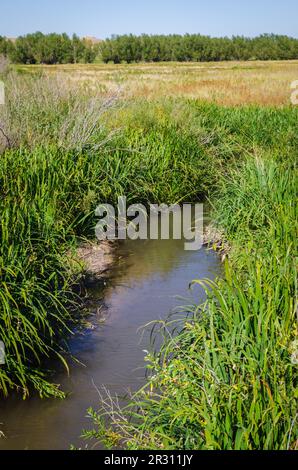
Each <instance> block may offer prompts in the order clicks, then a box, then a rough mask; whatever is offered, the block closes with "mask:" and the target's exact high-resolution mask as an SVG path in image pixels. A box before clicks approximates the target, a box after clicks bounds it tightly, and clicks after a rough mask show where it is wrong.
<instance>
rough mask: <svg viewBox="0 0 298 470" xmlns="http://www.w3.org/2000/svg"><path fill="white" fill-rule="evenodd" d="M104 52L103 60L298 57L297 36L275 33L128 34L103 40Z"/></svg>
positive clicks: (115, 61)
mask: <svg viewBox="0 0 298 470" xmlns="http://www.w3.org/2000/svg"><path fill="white" fill-rule="evenodd" d="M101 56H102V60H103V61H104V62H114V63H121V62H124V61H125V62H128V63H131V62H165V61H178V62H187V61H196V62H209V61H222V60H286V59H298V39H294V38H290V37H288V36H278V35H273V34H270V35H269V34H264V35H261V36H258V37H256V38H245V37H240V36H237V37H232V38H227V37H224V38H211V37H209V36H201V35H200V34H186V35H184V36H180V35H170V36H157V35H155V36H149V35H142V36H133V35H125V36H114V37H112V38H111V39H107V40H106V41H104V42H103V44H102V45H101Z"/></svg>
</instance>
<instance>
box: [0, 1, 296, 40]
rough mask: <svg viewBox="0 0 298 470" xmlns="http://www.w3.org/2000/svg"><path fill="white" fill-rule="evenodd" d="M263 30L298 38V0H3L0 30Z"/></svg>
mask: <svg viewBox="0 0 298 470" xmlns="http://www.w3.org/2000/svg"><path fill="white" fill-rule="evenodd" d="M37 30H38V31H42V32H44V33H48V32H53V31H54V32H58V33H60V32H66V33H68V34H72V33H73V32H76V33H77V34H79V35H80V36H85V35H89V36H96V37H98V38H106V37H108V36H110V35H112V34H124V33H134V34H141V33H152V34H154V33H163V34H168V33H180V34H184V33H186V32H187V33H201V34H208V35H211V36H225V35H226V36H231V35H233V34H241V35H242V34H243V35H245V36H255V35H258V34H260V33H265V32H266V33H271V32H272V33H276V34H288V35H290V36H294V37H298V0H150V1H149V0H106V1H104V0H1V4H0V35H2V36H8V37H15V36H18V35H21V34H25V33H28V32H35V31H37Z"/></svg>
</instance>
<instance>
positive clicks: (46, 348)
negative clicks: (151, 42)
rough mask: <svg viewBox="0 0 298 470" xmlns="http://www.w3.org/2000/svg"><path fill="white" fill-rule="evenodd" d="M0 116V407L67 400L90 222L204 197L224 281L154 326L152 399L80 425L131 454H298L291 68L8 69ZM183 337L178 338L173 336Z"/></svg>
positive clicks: (141, 397) (296, 149)
mask: <svg viewBox="0 0 298 470" xmlns="http://www.w3.org/2000/svg"><path fill="white" fill-rule="evenodd" d="M1 79H2V80H3V81H4V82H5V85H6V105H5V106H0V128H1V129H2V132H1V133H0V139H1V141H0V147H1V158H0V193H1V197H0V213H1V225H0V339H1V340H2V341H3V342H4V344H5V347H6V353H7V357H6V358H7V361H6V364H5V365H4V366H0V395H2V396H6V395H8V394H10V393H12V392H15V391H17V392H19V393H20V394H21V395H22V396H24V397H28V396H29V395H30V394H32V393H36V392H37V393H39V394H40V395H41V397H49V396H55V397H60V398H63V390H60V388H59V387H58V386H57V385H55V384H53V381H52V379H51V372H50V371H47V368H46V365H45V364H46V363H47V359H48V358H50V357H53V356H56V357H58V358H59V360H61V361H62V362H63V364H64V365H65V368H66V370H67V354H66V352H65V351H66V350H67V346H65V344H64V341H62V339H63V338H66V337H67V336H68V335H69V334H71V330H72V326H73V324H74V323H75V322H77V321H79V316H78V307H79V304H80V299H79V297H78V296H77V295H76V294H75V293H74V289H73V286H74V284H75V283H76V282H78V280H79V278H80V274H81V272H82V269H83V267H82V265H81V263H80V262H79V261H78V260H77V258H76V248H77V247H78V246H79V244H80V242H81V241H82V240H84V239H86V238H88V239H92V238H93V237H94V225H95V224H96V220H95V217H94V210H95V208H96V207H97V205H98V204H99V203H107V202H108V203H114V202H116V201H117V198H118V196H120V195H126V196H127V197H128V203H133V202H138V203H144V204H149V203H176V202H182V201H188V202H189V201H193V202H197V201H204V200H207V199H208V200H209V201H211V204H212V208H213V209H212V214H213V215H212V216H213V225H214V226H215V227H216V229H217V231H218V232H220V233H221V234H222V236H221V245H222V249H223V251H224V253H228V255H227V256H225V261H224V269H225V275H224V277H223V278H222V279H218V280H216V282H215V283H212V282H210V281H208V280H207V279H205V280H201V279H197V280H192V279H189V280H188V281H189V282H190V283H191V282H194V283H200V284H201V285H203V286H204V287H205V288H206V291H207V294H208V298H207V301H206V302H205V303H204V304H203V305H192V306H187V307H185V315H182V317H181V315H180V319H179V320H177V321H176V320H175V319H169V321H168V322H165V323H161V324H160V325H159V328H158V325H157V329H158V330H159V333H160V334H162V335H163V344H162V347H161V350H160V351H157V352H155V353H153V352H152V353H149V354H148V357H147V358H146V360H147V362H148V372H149V374H148V379H147V385H146V386H145V387H144V388H143V389H142V390H140V391H139V392H138V393H137V394H136V395H135V396H134V397H132V399H131V401H130V402H129V403H128V405H127V407H126V408H125V409H123V410H121V412H119V410H118V409H117V407H114V406H113V404H112V405H111V406H110V405H109V404H107V403H106V402H105V401H103V403H102V405H101V406H100V409H99V411H94V410H90V416H91V418H92V420H93V422H94V430H93V431H89V432H86V433H85V437H86V438H89V439H97V440H100V441H103V442H104V444H105V445H106V446H107V447H116V448H119V447H120V446H121V447H125V448H128V449H249V450H250V449H296V448H297V447H298V423H297V419H298V416H297V399H298V394H297V363H298V330H297V308H298V307H297V189H296V188H297V169H296V162H297V156H298V132H297V130H298V127H297V122H298V108H297V107H295V106H292V105H291V103H290V94H291V90H290V84H291V82H293V81H294V80H297V79H298V62H297V61H288V62H286V61H285V62H278V61H277V62H253V61H252V62H246V63H245V62H239V63H234V62H229V63H212V64H192V63H183V64H176V63H169V64H160V65H156V64H155V65H151V64H146V65H119V66H116V65H101V64H98V65H84V66H83V65H73V66H51V67H47V66H43V67H42V66H12V67H10V69H9V70H7V71H5V72H2V76H1ZM177 328H178V330H179V333H178V335H177V334H175V335H173V334H172V331H173V329H176V330H177Z"/></svg>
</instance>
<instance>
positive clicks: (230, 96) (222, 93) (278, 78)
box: [16, 60, 298, 106]
mask: <svg viewBox="0 0 298 470" xmlns="http://www.w3.org/2000/svg"><path fill="white" fill-rule="evenodd" d="M16 67H17V69H18V70H20V71H23V72H28V73H39V72H45V73H46V74H48V75H56V74H57V73H58V74H59V75H60V76H61V78H64V79H70V80H71V81H74V82H79V83H83V84H88V85H91V86H92V87H93V88H94V89H97V90H101V91H103V92H108V91H113V92H119V93H121V94H122V96H123V98H124V99H125V98H132V97H134V98H136V97H139V98H140V97H142V98H149V99H157V98H160V97H169V96H171V97H187V98H196V99H200V100H206V101H212V102H215V103H217V104H219V105H225V106H234V105H237V106H239V105H245V104H246V105H247V104H258V105H261V106H285V105H288V104H290V95H291V90H290V84H291V83H292V82H293V81H294V80H297V77H298V61H297V60H295V61H266V62H261V61H249V62H208V63H159V64H135V65H133V64H131V65H110V64H108V65H106V64H89V65H56V66H40V65H33V66H24V65H18V66H16Z"/></svg>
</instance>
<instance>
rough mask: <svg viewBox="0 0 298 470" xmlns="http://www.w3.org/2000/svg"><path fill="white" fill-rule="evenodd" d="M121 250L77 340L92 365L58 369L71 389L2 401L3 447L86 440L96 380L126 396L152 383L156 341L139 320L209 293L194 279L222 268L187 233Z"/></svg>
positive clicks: (60, 445) (78, 352)
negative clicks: (150, 362) (149, 354)
mask: <svg viewBox="0 0 298 470" xmlns="http://www.w3.org/2000/svg"><path fill="white" fill-rule="evenodd" d="M117 257H118V262H116V263H115V266H114V267H113V268H112V269H111V273H110V278H109V281H108V283H107V285H106V287H105V288H104V291H103V290H102V287H99V286H98V287H97V288H96V287H95V288H94V289H92V292H91V295H92V298H93V302H92V307H91V308H90V311H91V312H90V313H91V316H90V323H91V328H90V329H87V330H86V331H85V332H84V334H78V335H76V336H75V337H73V339H72V340H71V342H70V348H71V351H72V352H73V353H74V354H75V356H76V357H77V358H78V359H79V360H80V361H81V362H82V363H83V364H84V366H83V365H80V364H73V365H72V367H71V374H70V377H67V375H66V374H65V371H61V372H60V373H57V376H56V377H55V382H56V383H59V384H61V385H62V388H63V390H65V391H67V392H69V395H68V397H67V398H66V400H64V401H63V400H40V399H39V398H37V397H32V398H30V399H29V400H27V401H22V400H21V399H20V398H17V397H11V398H9V399H7V400H4V401H2V402H1V403H0V430H1V431H3V432H4V434H5V436H6V438H5V439H3V438H0V449H34V450H38V449H69V447H70V444H74V445H76V446H77V447H84V446H85V443H84V441H82V439H81V438H80V434H81V431H82V429H83V428H85V429H86V428H87V429H88V428H90V427H91V423H90V421H89V420H88V419H87V418H86V410H87V408H89V407H90V406H93V407H94V408H95V409H96V408H97V406H98V400H99V398H98V391H97V390H96V387H98V388H101V387H102V386H105V387H107V389H109V390H110V392H111V393H112V394H118V395H120V396H123V395H125V393H126V392H127V391H128V390H131V391H133V390H136V389H137V388H139V387H140V386H141V385H142V384H143V383H144V375H145V369H144V352H143V350H144V349H148V348H149V330H148V331H147V330H146V333H145V334H143V335H142V333H141V331H139V328H140V327H142V326H143V325H145V324H147V323H148V322H151V321H153V320H157V319H160V318H162V319H163V318H165V317H166V316H167V315H168V314H169V313H170V312H171V311H172V310H173V309H174V308H175V307H178V306H179V305H183V304H186V303H187V302H188V303H189V302H193V301H197V300H203V299H204V294H203V292H202V291H201V290H199V288H197V289H196V290H194V291H192V292H190V291H189V290H188V283H189V281H191V280H193V279H199V278H205V277H209V278H214V276H215V275H216V274H218V273H219V272H220V265H219V260H218V257H217V256H216V254H215V253H213V252H210V251H207V250H205V249H201V250H200V251H194V252H187V251H184V242H183V241H176V240H168V241H160V240H155V241H146V242H145V241H138V242H131V241H127V242H124V243H123V245H121V246H120V247H119V250H118V252H117ZM103 294H104V299H102V297H103ZM177 296H183V297H185V298H187V300H182V299H181V298H179V299H178V298H177ZM103 317H104V319H105V321H104V322H103V321H102V320H103Z"/></svg>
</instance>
